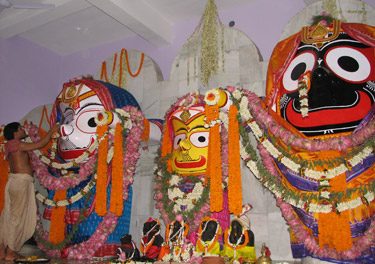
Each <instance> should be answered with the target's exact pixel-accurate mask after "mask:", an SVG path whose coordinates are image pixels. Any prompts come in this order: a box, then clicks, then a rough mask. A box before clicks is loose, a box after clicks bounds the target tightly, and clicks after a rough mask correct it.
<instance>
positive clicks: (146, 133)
mask: <svg viewBox="0 0 375 264" xmlns="http://www.w3.org/2000/svg"><path fill="white" fill-rule="evenodd" d="M143 127H144V128H143V133H142V136H141V139H142V141H143V142H147V141H148V140H149V138H150V121H148V120H147V119H146V118H145V119H143Z"/></svg>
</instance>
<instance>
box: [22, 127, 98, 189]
mask: <svg viewBox="0 0 375 264" xmlns="http://www.w3.org/2000/svg"><path fill="white" fill-rule="evenodd" d="M37 130H38V129H37V127H36V126H35V125H32V124H30V125H29V126H28V132H29V135H30V138H31V140H32V141H33V142H36V141H38V140H39V139H40V137H39V136H38V133H37ZM96 153H97V151H96V150H95V151H94V153H93V155H92V156H91V157H90V158H89V160H88V161H87V162H85V163H84V164H83V165H82V166H81V167H80V169H79V173H78V175H77V174H75V175H76V177H60V178H58V177H54V176H52V175H51V174H50V173H49V171H48V166H47V165H46V164H44V163H43V162H42V161H41V160H40V159H39V158H38V156H37V155H36V154H35V153H34V152H33V151H31V164H32V166H33V168H34V171H35V175H36V177H37V179H38V181H39V183H40V184H41V185H42V186H43V187H44V188H46V189H48V190H65V189H68V188H73V187H75V186H77V185H78V184H79V183H81V182H82V181H84V180H86V179H87V178H88V177H89V176H90V175H92V174H93V170H94V166H95V163H96V160H97V156H96Z"/></svg>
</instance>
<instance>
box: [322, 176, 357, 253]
mask: <svg viewBox="0 0 375 264" xmlns="http://www.w3.org/2000/svg"><path fill="white" fill-rule="evenodd" d="M330 186H331V188H330V190H332V192H339V191H345V189H346V177H345V173H343V174H341V175H340V176H337V177H335V178H333V179H331V180H330ZM317 219H318V230H319V235H318V238H319V247H320V248H324V246H325V245H328V246H329V247H330V248H334V249H336V250H337V251H345V250H348V249H350V248H352V246H353V241H352V236H351V231H350V223H349V211H348V210H346V211H344V212H341V213H340V214H337V213H336V212H331V213H328V214H322V213H319V214H317Z"/></svg>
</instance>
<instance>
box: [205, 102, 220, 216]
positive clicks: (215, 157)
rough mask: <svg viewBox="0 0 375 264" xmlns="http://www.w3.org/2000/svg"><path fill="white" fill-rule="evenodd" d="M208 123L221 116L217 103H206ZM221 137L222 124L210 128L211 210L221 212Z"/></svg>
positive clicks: (208, 161) (209, 176)
mask: <svg viewBox="0 0 375 264" xmlns="http://www.w3.org/2000/svg"><path fill="white" fill-rule="evenodd" d="M205 111H206V118H207V123H210V122H211V121H213V120H217V119H218V118H219V107H218V106H217V105H212V106H211V105H206V109H205ZM221 163H222V162H221V138H220V126H219V125H215V126H213V127H211V128H210V140H209V143H208V159H207V173H206V177H208V178H209V179H210V210H211V212H220V211H221V210H223V188H222V179H221V178H222V168H221Z"/></svg>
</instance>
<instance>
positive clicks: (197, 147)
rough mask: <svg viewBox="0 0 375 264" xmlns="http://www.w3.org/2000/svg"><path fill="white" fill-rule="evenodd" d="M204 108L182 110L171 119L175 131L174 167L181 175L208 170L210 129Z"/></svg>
mask: <svg viewBox="0 0 375 264" xmlns="http://www.w3.org/2000/svg"><path fill="white" fill-rule="evenodd" d="M202 109H203V107H202V108H195V109H194V108H192V109H189V110H188V111H186V110H185V111H180V112H179V113H177V114H175V115H174V116H173V117H172V119H171V124H172V128H173V132H174V137H173V151H172V169H173V171H175V172H176V173H178V174H180V175H192V174H193V175H196V174H200V173H204V172H205V171H206V168H207V154H208V140H209V129H208V128H205V127H204V124H205V122H204V118H205V115H204V111H203V110H202Z"/></svg>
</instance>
